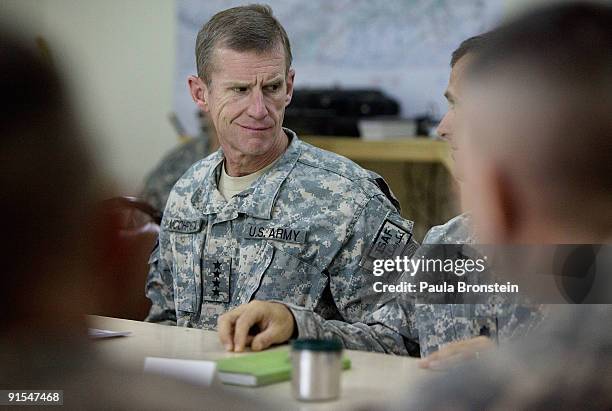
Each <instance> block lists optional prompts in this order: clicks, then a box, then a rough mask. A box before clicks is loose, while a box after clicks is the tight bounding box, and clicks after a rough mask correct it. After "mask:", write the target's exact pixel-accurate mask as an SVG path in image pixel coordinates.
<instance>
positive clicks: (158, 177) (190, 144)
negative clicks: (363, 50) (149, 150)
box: [140, 112, 219, 213]
mask: <svg viewBox="0 0 612 411" xmlns="http://www.w3.org/2000/svg"><path fill="white" fill-rule="evenodd" d="M200 123H201V127H200V129H201V132H200V133H201V134H200V135H199V136H197V137H193V138H190V139H189V140H188V141H184V142H183V141H181V142H180V143H179V146H178V147H176V148H174V149H172V151H170V152H169V153H167V154H166V155H164V157H163V158H162V159H161V160H160V161H159V163H158V164H157V165H156V166H155V168H154V169H153V170H152V171H151V172H150V173H149V174H148V175H147V177H146V179H145V182H144V187H143V189H142V192H141V193H140V198H142V200H144V201H145V202H147V203H148V204H149V205H151V206H152V207H154V208H155V209H156V210H157V211H159V212H160V213H161V212H163V211H164V208H165V207H166V202H167V201H168V196H169V195H170V191H172V187H174V185H175V184H176V182H177V181H178V180H179V178H181V176H182V175H183V174H185V172H186V171H187V170H189V167H191V166H192V165H193V164H194V163H195V162H197V161H199V160H201V159H203V158H204V157H206V156H207V155H209V154H210V153H211V151H212V150H213V149H214V150H216V149H217V148H218V146H219V145H218V144H217V139H216V137H215V135H214V131H212V130H209V127H208V119H207V117H206V116H205V115H204V113H201V112H200Z"/></svg>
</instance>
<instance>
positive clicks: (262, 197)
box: [237, 127, 302, 220]
mask: <svg viewBox="0 0 612 411" xmlns="http://www.w3.org/2000/svg"><path fill="white" fill-rule="evenodd" d="M283 130H284V131H285V133H287V136H288V137H289V139H290V140H291V141H290V142H289V145H288V146H287V150H285V152H284V153H283V155H282V156H281V158H280V159H279V160H278V161H277V162H276V164H275V165H274V167H272V168H271V169H270V170H268V171H267V172H266V173H265V174H264V175H262V176H260V177H259V179H258V180H257V181H256V182H255V185H254V186H253V187H252V188H250V189H248V190H246V191H243V192H242V193H240V194H238V195H237V196H240V200H242V201H240V204H239V205H238V212H241V213H244V214H247V215H250V216H252V217H256V218H262V219H266V220H269V219H270V218H272V207H274V204H275V203H276V198H277V197H278V191H279V190H280V186H281V184H283V182H284V181H285V179H287V176H288V175H289V173H291V170H293V167H295V163H297V160H298V158H299V157H300V153H301V152H302V143H301V141H300V139H299V138H298V137H297V135H296V134H295V133H294V132H293V131H291V130H289V129H288V128H284V127H283Z"/></svg>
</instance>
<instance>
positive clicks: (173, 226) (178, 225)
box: [163, 218, 202, 234]
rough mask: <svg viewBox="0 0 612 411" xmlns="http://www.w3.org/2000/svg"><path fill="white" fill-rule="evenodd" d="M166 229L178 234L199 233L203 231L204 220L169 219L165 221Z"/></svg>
mask: <svg viewBox="0 0 612 411" xmlns="http://www.w3.org/2000/svg"><path fill="white" fill-rule="evenodd" d="M163 227H164V229H166V230H168V231H173V232H176V233H184V234H189V233H197V232H199V231H200V230H201V229H202V220H201V219H196V220H183V219H180V218H167V219H166V220H164V225H163Z"/></svg>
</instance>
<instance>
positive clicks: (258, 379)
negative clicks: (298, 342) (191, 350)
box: [217, 349, 351, 387]
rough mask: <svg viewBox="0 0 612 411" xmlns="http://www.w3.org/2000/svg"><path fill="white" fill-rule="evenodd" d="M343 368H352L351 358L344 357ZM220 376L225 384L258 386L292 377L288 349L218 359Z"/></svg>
mask: <svg viewBox="0 0 612 411" xmlns="http://www.w3.org/2000/svg"><path fill="white" fill-rule="evenodd" d="M342 368H343V369H345V370H346V369H349V368H351V360H349V359H348V358H347V357H344V358H342ZM217 369H218V370H219V378H220V379H221V381H223V383H224V384H231V385H244V386H249V387H257V386H260V385H267V384H273V383H275V382H281V381H287V380H289V379H290V378H291V359H290V357H289V350H288V349H280V350H272V351H263V352H259V353H255V354H247V355H243V356H240V357H233V358H224V359H221V360H219V361H217Z"/></svg>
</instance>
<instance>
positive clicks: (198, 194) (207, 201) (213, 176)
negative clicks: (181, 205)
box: [191, 148, 227, 214]
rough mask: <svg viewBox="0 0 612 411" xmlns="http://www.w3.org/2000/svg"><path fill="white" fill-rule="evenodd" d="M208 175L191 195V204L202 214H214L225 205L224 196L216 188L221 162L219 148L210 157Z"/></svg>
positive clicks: (221, 153)
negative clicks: (210, 164)
mask: <svg viewBox="0 0 612 411" xmlns="http://www.w3.org/2000/svg"><path fill="white" fill-rule="evenodd" d="M212 163H213V166H212V167H210V170H209V172H208V175H206V177H204V179H203V181H202V185H201V186H200V187H198V188H197V189H196V191H195V192H194V193H193V195H192V196H191V204H192V205H193V206H194V207H195V208H196V209H198V210H200V211H202V213H204V214H216V213H218V212H220V211H221V210H222V209H223V207H225V205H226V203H227V202H226V201H225V198H223V195H221V193H220V192H219V190H218V189H217V174H218V173H219V172H220V169H219V167H220V166H221V164H223V150H221V149H220V148H219V150H217V152H216V153H215V154H214V158H213V159H212Z"/></svg>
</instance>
